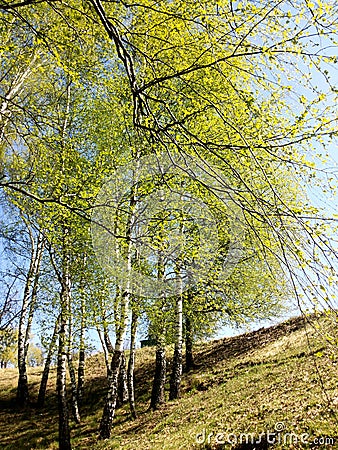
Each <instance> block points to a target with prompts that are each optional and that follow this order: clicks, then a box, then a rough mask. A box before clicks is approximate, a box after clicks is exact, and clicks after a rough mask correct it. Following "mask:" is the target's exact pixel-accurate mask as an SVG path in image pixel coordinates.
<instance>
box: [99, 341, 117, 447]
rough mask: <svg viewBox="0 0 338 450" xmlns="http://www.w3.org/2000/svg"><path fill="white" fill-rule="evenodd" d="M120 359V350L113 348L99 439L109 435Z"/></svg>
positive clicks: (107, 437) (113, 412) (106, 437)
mask: <svg viewBox="0 0 338 450" xmlns="http://www.w3.org/2000/svg"><path fill="white" fill-rule="evenodd" d="M121 361H122V351H121V350H117V349H115V351H114V354H113V358H112V361H111V366H110V371H109V375H108V392H107V397H106V402H105V405H104V409H103V414H102V419H101V423H100V439H109V438H110V435H111V429H112V425H113V419H114V415H115V408H116V400H117V387H118V379H119V372H120V365H121Z"/></svg>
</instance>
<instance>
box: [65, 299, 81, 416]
mask: <svg viewBox="0 0 338 450" xmlns="http://www.w3.org/2000/svg"><path fill="white" fill-rule="evenodd" d="M70 295H71V294H70V292H69V294H68V351H67V360H68V370H69V376H70V385H71V406H72V414H73V418H74V420H75V422H76V423H80V422H81V418H80V413H79V407H78V404H77V384H76V375H75V368H74V363H73V326H72V324H73V315H72V308H71V301H70Z"/></svg>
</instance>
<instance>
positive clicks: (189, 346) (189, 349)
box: [185, 316, 195, 372]
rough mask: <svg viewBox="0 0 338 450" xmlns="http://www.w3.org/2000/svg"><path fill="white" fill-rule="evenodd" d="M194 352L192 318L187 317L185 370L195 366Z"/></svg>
mask: <svg viewBox="0 0 338 450" xmlns="http://www.w3.org/2000/svg"><path fill="white" fill-rule="evenodd" d="M194 366H195V364H194V354H193V328H192V323H191V319H190V318H189V317H188V316H186V318H185V370H186V371H187V372H189V371H190V370H192V369H193V368H194Z"/></svg>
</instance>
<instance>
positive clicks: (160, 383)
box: [150, 341, 167, 410]
mask: <svg viewBox="0 0 338 450" xmlns="http://www.w3.org/2000/svg"><path fill="white" fill-rule="evenodd" d="M166 370H167V360H166V354H165V347H164V344H163V343H162V342H161V341H159V342H158V344H157V348H156V362H155V375H154V381H153V388H152V392H151V401H150V409H153V410H156V409H158V408H159V407H160V405H162V404H163V403H164V402H165V394H164V386H165V382H166Z"/></svg>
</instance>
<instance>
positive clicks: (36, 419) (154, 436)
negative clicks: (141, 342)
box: [0, 319, 338, 450]
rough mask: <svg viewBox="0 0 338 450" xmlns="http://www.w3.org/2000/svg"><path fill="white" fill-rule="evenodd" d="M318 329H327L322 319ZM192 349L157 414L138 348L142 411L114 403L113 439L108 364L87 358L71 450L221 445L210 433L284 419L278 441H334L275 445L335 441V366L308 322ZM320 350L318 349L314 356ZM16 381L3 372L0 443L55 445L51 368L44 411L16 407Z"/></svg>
mask: <svg viewBox="0 0 338 450" xmlns="http://www.w3.org/2000/svg"><path fill="white" fill-rule="evenodd" d="M321 326H322V327H323V326H324V325H323V321H322V322H321ZM330 327H331V326H330ZM330 331H331V332H332V327H331V329H330ZM309 342H310V345H309ZM196 350H197V353H196V363H197V365H198V366H197V368H196V369H195V370H194V371H193V372H191V373H190V374H185V375H184V379H183V394H182V399H181V400H180V401H174V402H168V403H167V404H166V405H165V406H164V407H163V409H161V410H160V411H156V412H148V411H147V407H148V392H149V390H150V385H151V376H152V366H153V355H152V351H151V349H142V350H139V351H138V352H137V373H136V383H137V394H138V411H139V418H138V419H137V420H135V421H132V420H130V417H129V413H128V408H127V407H123V408H120V409H119V410H118V412H117V415H116V420H115V426H114V430H113V437H112V439H111V440H109V441H106V442H97V427H98V423H99V420H100V415H101V412H102V407H103V399H104V391H105V379H104V372H105V368H104V363H103V360H102V358H101V356H100V355H96V356H94V357H91V358H90V359H89V360H88V362H87V369H86V370H87V382H86V404H85V406H84V407H83V410H82V423H81V424H80V425H75V424H74V423H72V438H73V446H74V448H83V449H86V448H92V449H113V448H121V449H122V448H123V449H130V450H143V449H151V450H156V449H161V450H162V449H175V450H176V449H194V448H196V449H197V448H205V449H207V448H223V447H222V446H217V445H216V443H215V442H216V440H215V434H216V433H224V437H225V438H226V437H227V435H228V434H229V433H235V434H236V435H239V434H240V433H244V432H251V433H255V435H259V433H261V432H266V431H270V432H273V431H275V424H276V423H280V422H282V423H283V424H284V426H285V430H284V432H283V433H281V436H282V439H284V437H283V436H284V435H285V432H293V433H297V434H299V435H300V434H301V433H307V434H308V435H309V438H308V441H309V442H312V441H313V440H314V438H316V437H322V436H325V437H332V438H336V444H334V445H333V446H332V445H322V446H320V445H318V446H316V445H310V444H304V443H302V444H294V445H293V446H290V445H289V440H287V442H288V444H287V445H284V444H280V445H278V444H276V445H274V446H273V447H272V448H273V449H278V448H294V449H296V448H322V449H324V448H325V449H329V448H330V449H331V448H338V423H337V418H336V417H335V415H334V410H335V409H336V407H337V404H338V387H337V365H336V363H335V362H334V361H333V360H332V359H330V358H329V354H328V351H327V350H323V341H322V339H319V338H317V337H316V335H315V333H314V330H313V329H312V328H311V327H309V326H306V327H305V328H304V323H303V321H302V319H291V320H289V321H287V322H285V323H283V324H280V325H277V326H274V327H271V328H267V329H261V330H258V331H255V332H252V333H246V334H244V335H241V336H237V337H234V338H226V339H222V340H218V341H213V342H209V343H205V344H200V345H199V346H198V348H197V349H196ZM318 352H321V353H322V354H323V355H322V356H321V357H318V356H317V355H316V354H317V353H318ZM40 375H41V369H31V371H30V383H31V394H32V397H33V398H34V396H35V395H36V392H37V388H38V383H39V378H40ZM15 384H16V371H15V370H14V369H2V370H0V393H1V394H0V407H1V412H0V442H1V444H0V447H1V448H5V449H16V450H19V449H30V448H42V449H56V448H57V408H56V397H55V370H53V372H52V376H51V379H50V383H49V392H48V401H47V404H46V407H45V408H44V409H43V410H41V411H37V410H36V409H35V408H33V407H31V408H27V409H26V410H24V411H18V410H16V409H15V407H14V406H13V398H14V397H15ZM323 385H324V386H325V391H324V390H323ZM203 430H206V435H208V434H209V433H211V432H213V433H214V435H213V436H212V438H211V440H210V445H209V444H208V443H207V442H206V443H205V444H202V445H200V444H197V442H196V435H197V434H198V433H202V432H203ZM230 437H231V436H230ZM221 438H222V437H221ZM200 439H201V440H202V438H200ZM233 439H234V438H233ZM225 448H231V446H230V445H227V446H225ZM237 448H253V447H244V446H242V447H240V446H238V447H237ZM256 448H257V450H259V449H263V448H266V447H264V446H262V445H261V446H258V447H256Z"/></svg>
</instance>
